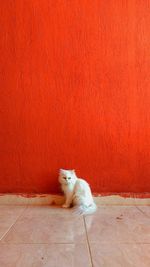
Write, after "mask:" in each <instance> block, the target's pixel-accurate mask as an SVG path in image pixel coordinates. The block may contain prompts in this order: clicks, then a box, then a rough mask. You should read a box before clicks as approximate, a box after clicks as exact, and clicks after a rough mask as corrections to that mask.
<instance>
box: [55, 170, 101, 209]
mask: <svg viewBox="0 0 150 267" xmlns="http://www.w3.org/2000/svg"><path fill="white" fill-rule="evenodd" d="M59 182H60V184H61V188H62V191H63V192H64V194H65V197H66V201H65V203H64V205H63V208H69V207H70V206H71V205H73V206H74V209H75V213H78V214H91V213H93V212H95V211H96V209H97V207H96V204H95V203H94V200H93V197H92V193H91V189H90V186H89V184H88V183H87V182H86V181H85V180H83V179H80V178H78V177H77V176H76V173H75V171H74V170H63V169H60V172H59Z"/></svg>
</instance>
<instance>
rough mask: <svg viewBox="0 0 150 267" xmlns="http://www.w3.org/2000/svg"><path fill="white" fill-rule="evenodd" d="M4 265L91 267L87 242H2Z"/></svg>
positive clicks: (1, 252) (0, 246) (1, 250)
mask: <svg viewBox="0 0 150 267" xmlns="http://www.w3.org/2000/svg"><path fill="white" fill-rule="evenodd" d="M0 255H1V256H0V266H2V267H16V266H17V267H42V266H43V267H76V266H77V267H85V266H86V267H90V266H91V265H90V258H89V255H88V250H87V247H86V245H85V244H77V245H75V244H49V245H40V244H34V245H33V244H26V245H25V244H20V245H15V244H1V245H0Z"/></svg>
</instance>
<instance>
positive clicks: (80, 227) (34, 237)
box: [2, 207, 86, 243]
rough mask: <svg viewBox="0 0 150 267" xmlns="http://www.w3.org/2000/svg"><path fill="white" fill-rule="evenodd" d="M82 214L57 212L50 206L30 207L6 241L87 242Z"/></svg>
mask: <svg viewBox="0 0 150 267" xmlns="http://www.w3.org/2000/svg"><path fill="white" fill-rule="evenodd" d="M85 241H86V234H85V228H84V221H83V217H82V216H73V215H72V214H70V213H68V212H67V211H63V212H58V211H56V213H55V212H54V211H53V212H52V211H51V208H49V207H45V208H44V207H37V208H35V207H33V208H32V207H30V208H28V209H26V211H25V212H24V214H23V215H22V216H21V217H20V218H19V220H18V221H17V222H16V224H15V225H14V226H13V227H12V228H11V230H10V231H9V232H8V234H7V235H6V236H5V237H4V239H3V240H2V242H4V243H74V242H85Z"/></svg>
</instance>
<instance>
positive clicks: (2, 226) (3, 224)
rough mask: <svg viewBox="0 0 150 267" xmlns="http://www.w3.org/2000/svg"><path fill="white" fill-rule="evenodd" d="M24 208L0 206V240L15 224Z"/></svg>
mask: <svg viewBox="0 0 150 267" xmlns="http://www.w3.org/2000/svg"><path fill="white" fill-rule="evenodd" d="M25 208H26V207H25V206H8V205H4V206H3V205H0V239H1V238H2V237H3V236H4V235H5V233H7V231H8V230H9V228H10V227H11V226H12V225H13V223H15V222H16V220H17V218H18V217H19V216H20V214H21V213H22V212H23V211H24V210H25Z"/></svg>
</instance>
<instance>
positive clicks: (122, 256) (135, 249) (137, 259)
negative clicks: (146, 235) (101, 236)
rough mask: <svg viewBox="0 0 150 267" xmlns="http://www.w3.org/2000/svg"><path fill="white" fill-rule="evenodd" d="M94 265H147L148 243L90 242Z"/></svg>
mask: <svg viewBox="0 0 150 267" xmlns="http://www.w3.org/2000/svg"><path fill="white" fill-rule="evenodd" d="M90 246H91V253H92V261H93V265H94V267H103V266H104V267H149V266H150V244H113V243H112V244H110V243H107V244H106V243H105V244H104V243H91V245H90Z"/></svg>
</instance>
